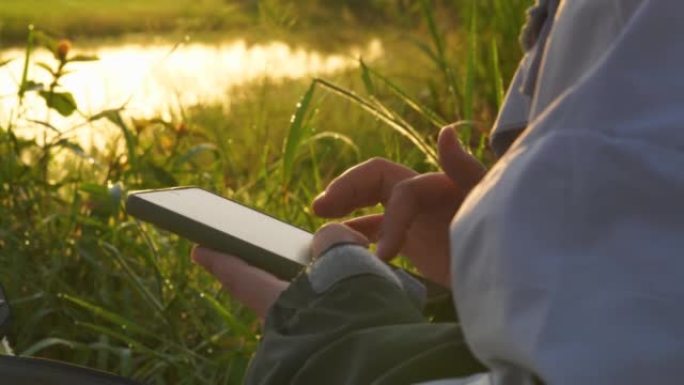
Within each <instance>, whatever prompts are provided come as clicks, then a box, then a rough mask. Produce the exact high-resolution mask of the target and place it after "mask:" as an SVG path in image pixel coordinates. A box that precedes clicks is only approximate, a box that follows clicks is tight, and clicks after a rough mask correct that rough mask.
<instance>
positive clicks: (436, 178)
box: [377, 173, 462, 260]
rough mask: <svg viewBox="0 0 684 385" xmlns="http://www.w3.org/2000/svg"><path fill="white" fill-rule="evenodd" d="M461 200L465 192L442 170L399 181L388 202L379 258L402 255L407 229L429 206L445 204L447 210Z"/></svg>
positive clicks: (388, 258) (379, 246)
mask: <svg viewBox="0 0 684 385" xmlns="http://www.w3.org/2000/svg"><path fill="white" fill-rule="evenodd" d="M459 199H462V196H461V192H460V191H459V189H458V188H457V187H456V186H455V185H454V183H453V182H452V181H451V180H450V179H449V178H448V177H447V176H445V175H444V174H442V173H428V174H421V175H419V176H416V177H414V178H411V179H408V180H405V181H403V182H401V183H399V184H397V185H396V186H395V187H394V191H393V192H392V196H391V197H390V199H389V201H388V202H387V204H386V205H385V214H384V219H383V221H382V226H381V230H380V240H379V241H378V248H377V254H378V257H380V258H381V259H384V260H390V259H392V258H394V257H395V256H396V255H397V254H399V251H400V250H401V248H402V246H403V244H404V240H405V238H406V232H407V231H408V230H409V228H410V227H411V225H412V224H413V221H414V219H415V217H416V215H418V213H420V212H421V211H423V210H424V209H425V207H429V206H430V205H435V204H440V205H444V210H451V207H449V204H457V202H458V201H459ZM444 202H449V203H444Z"/></svg>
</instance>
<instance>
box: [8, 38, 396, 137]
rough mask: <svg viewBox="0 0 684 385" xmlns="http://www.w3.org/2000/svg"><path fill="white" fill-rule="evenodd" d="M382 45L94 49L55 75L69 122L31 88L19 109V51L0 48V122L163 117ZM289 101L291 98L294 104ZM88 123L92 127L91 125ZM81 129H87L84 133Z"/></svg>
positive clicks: (351, 61) (339, 65)
mask: <svg viewBox="0 0 684 385" xmlns="http://www.w3.org/2000/svg"><path fill="white" fill-rule="evenodd" d="M382 51H383V49H382V45H381V43H380V42H379V41H377V40H374V41H371V42H370V43H368V44H367V45H366V46H365V47H361V48H349V49H348V50H346V51H345V52H342V53H338V54H322V53H319V52H316V51H312V50H304V49H295V48H292V47H290V46H288V45H287V44H285V43H282V42H277V41H274V42H270V43H266V44H256V45H248V44H247V43H246V42H245V41H243V40H236V41H225V42H218V43H214V44H203V43H185V44H182V45H179V46H174V45H172V44H154V45H142V44H120V45H110V46H101V47H99V48H96V49H94V50H92V51H87V52H82V53H85V54H95V55H97V56H98V57H99V59H100V60H98V61H95V62H85V63H74V64H70V65H69V69H71V70H72V71H73V72H72V73H70V74H68V75H66V76H65V77H64V78H63V80H62V82H61V83H62V87H63V88H64V89H65V90H67V91H69V92H71V93H72V94H73V95H74V97H75V99H76V102H77V104H78V107H79V111H80V113H79V114H75V115H74V116H73V117H70V118H68V119H65V118H62V117H61V116H59V115H58V114H57V113H56V112H54V111H48V109H47V108H46V106H45V102H44V101H43V100H42V99H41V98H40V97H39V96H38V95H36V94H35V93H31V94H28V95H27V97H26V99H25V103H24V106H23V108H22V109H21V110H22V111H21V113H20V111H19V109H18V100H17V96H16V93H17V89H18V85H19V83H20V81H21V73H22V68H23V64H24V63H23V62H24V60H23V57H24V52H23V51H21V50H17V49H15V50H5V51H0V62H2V61H3V59H10V58H14V59H15V60H13V61H12V62H11V63H10V64H8V65H6V66H4V67H0V125H3V126H4V125H7V123H8V121H9V120H10V119H12V118H13V117H16V116H17V115H21V116H22V119H21V120H20V121H19V122H18V124H17V126H18V128H17V132H18V133H20V134H22V135H24V136H29V137H37V136H38V137H39V135H38V132H39V131H40V132H41V134H40V135H42V131H43V130H44V128H40V129H39V127H37V125H36V124H35V123H31V122H30V121H31V120H40V121H48V122H50V123H51V124H52V125H54V126H55V127H58V128H68V127H74V126H77V125H78V124H79V123H82V122H83V121H84V120H86V119H87V117H89V116H92V115H94V114H96V113H98V112H100V111H102V110H104V109H111V108H117V107H120V106H123V105H125V106H126V114H127V115H128V116H135V117H136V118H145V117H152V116H162V117H167V118H168V117H169V116H170V114H172V113H173V111H178V109H179V108H180V106H184V107H188V106H191V105H196V104H202V103H217V102H218V103H229V102H230V90H231V89H233V88H234V87H237V86H241V85H245V84H249V83H250V82H253V81H256V80H259V79H264V78H268V79H271V80H282V79H292V78H310V77H313V76H324V75H326V74H331V73H334V72H338V71H341V70H345V69H349V68H352V67H355V66H356V65H357V60H358V58H359V57H363V58H364V59H367V60H373V59H375V58H377V57H379V56H381V55H382ZM38 62H45V63H47V64H49V65H51V66H54V65H55V59H54V57H53V56H52V54H51V53H50V52H47V51H45V50H37V51H36V52H34V54H33V56H32V63H33V64H34V65H32V66H31V67H30V71H29V79H31V80H34V81H37V82H40V83H43V84H44V85H45V86H46V87H47V85H49V83H50V81H51V76H50V74H49V73H47V71H45V70H43V69H41V68H39V67H38V66H36V65H35V63H38ZM293 105H294V101H293ZM91 128H92V127H91ZM87 133H88V134H87ZM70 135H71V136H74V137H76V140H77V141H79V142H80V143H81V144H82V145H88V146H89V145H95V146H96V147H102V146H104V145H105V142H106V140H107V137H106V135H95V136H93V135H92V130H85V129H75V130H72V131H71V134H70Z"/></svg>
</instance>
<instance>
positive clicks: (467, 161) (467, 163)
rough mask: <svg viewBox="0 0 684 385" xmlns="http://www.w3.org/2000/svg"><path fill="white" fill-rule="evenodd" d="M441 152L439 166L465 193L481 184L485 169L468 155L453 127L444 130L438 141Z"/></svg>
mask: <svg viewBox="0 0 684 385" xmlns="http://www.w3.org/2000/svg"><path fill="white" fill-rule="evenodd" d="M437 147H438V150H439V164H440V166H441V167H442V170H444V173H446V174H447V175H449V177H450V178H451V179H452V180H453V181H454V182H455V183H456V184H458V186H459V187H461V188H462V189H463V191H465V192H468V191H470V190H471V189H472V188H473V187H474V186H475V185H476V184H478V183H479V182H480V180H481V179H482V177H483V176H484V174H485V171H486V170H485V168H484V166H482V164H480V162H479V161H478V160H477V159H475V157H473V156H472V155H470V154H468V153H467V152H466V151H465V150H464V149H463V147H462V146H461V144H460V143H459V141H458V138H457V137H456V131H455V128H454V127H453V126H446V127H444V128H442V131H440V133H439V139H438V141H437Z"/></svg>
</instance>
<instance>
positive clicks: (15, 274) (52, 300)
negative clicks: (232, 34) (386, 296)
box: [0, 0, 529, 384]
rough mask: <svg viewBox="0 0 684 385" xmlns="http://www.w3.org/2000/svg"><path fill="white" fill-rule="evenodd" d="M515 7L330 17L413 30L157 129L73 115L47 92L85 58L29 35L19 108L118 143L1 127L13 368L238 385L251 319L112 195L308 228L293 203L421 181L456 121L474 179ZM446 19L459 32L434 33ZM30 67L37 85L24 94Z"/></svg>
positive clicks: (4, 275) (0, 255)
mask: <svg viewBox="0 0 684 385" xmlns="http://www.w3.org/2000/svg"><path fill="white" fill-rule="evenodd" d="M105 3H106V2H105ZM153 3H154V2H153ZM277 3H278V2H277V1H269V2H264V3H263V4H271V5H272V6H276V5H278V4H277ZM316 3H317V2H316V1H313V0H307V1H303V2H301V4H299V3H297V5H296V7H300V6H301V7H303V6H304V5H305V4H309V5H316ZM527 3H529V1H526V0H485V1H475V0H470V1H466V0H462V1H461V0H458V1H456V0H455V1H453V2H437V1H432V2H430V1H416V2H412V1H400V0H394V1H389V0H387V1H369V2H360V1H335V2H330V4H329V6H330V7H331V9H334V8H335V7H338V9H340V10H342V12H343V13H344V12H349V13H350V14H351V15H352V16H350V17H351V18H359V19H361V18H364V17H370V16H354V15H357V14H362V13H363V12H365V11H369V10H371V11H373V12H380V13H381V16H373V18H375V17H379V18H380V19H382V18H388V19H392V20H394V21H395V22H396V23H397V24H401V25H406V23H408V21H407V20H409V21H410V23H413V24H411V25H414V27H415V29H414V30H413V32H412V37H411V38H410V39H409V38H407V37H406V35H405V34H404V33H403V32H401V33H399V34H398V36H400V37H401V38H400V39H398V41H397V40H392V38H391V37H392V36H390V38H388V41H387V42H386V47H387V51H388V52H389V53H388V54H387V55H386V56H387V58H386V59H384V60H380V61H378V62H373V63H367V62H365V61H363V60H360V61H359V68H358V69H357V70H354V71H349V72H344V73H341V74H337V75H335V76H331V77H326V78H325V79H323V78H318V79H313V80H300V81H287V82H283V83H277V82H272V81H269V80H267V79H264V80H262V81H259V82H255V83H253V84H250V85H248V86H247V87H245V88H243V89H240V90H237V91H235V92H234V93H233V95H231V96H232V99H233V100H235V102H233V104H232V105H231V106H230V112H226V109H225V108H223V106H185V109H184V111H183V113H182V114H180V116H176V117H174V118H171V119H162V118H155V119H135V118H133V117H130V116H128V115H127V113H126V110H125V106H117V107H115V108H112V109H108V110H105V111H101V112H99V113H97V114H94V115H92V116H86V115H85V114H84V113H82V112H81V111H79V109H78V103H77V102H78V101H77V100H74V99H73V97H72V96H70V94H69V90H67V89H63V88H62V86H61V84H60V78H61V76H63V74H64V73H65V68H68V66H69V65H70V63H73V62H75V61H88V60H94V59H96V58H93V57H85V56H78V55H73V54H72V53H71V52H70V50H69V49H67V48H68V47H69V46H68V45H67V44H66V43H65V42H64V41H62V42H60V41H55V40H53V39H50V38H49V37H48V36H46V35H44V34H42V33H39V32H38V31H33V30H31V32H30V33H29V38H28V41H27V43H26V47H25V48H26V55H25V57H24V60H25V70H24V72H23V73H24V75H23V78H22V79H20V84H19V86H18V89H17V94H18V95H20V98H19V99H20V100H21V98H23V97H25V95H27V94H29V93H36V94H37V95H39V96H40V97H42V98H43V99H44V100H45V102H46V105H47V106H48V107H49V108H51V109H52V110H53V111H54V112H56V113H58V114H60V115H71V116H72V117H79V118H81V119H82V122H81V123H78V125H81V126H85V127H91V128H93V129H94V127H95V125H96V124H102V123H106V124H108V125H110V126H111V127H115V128H116V130H117V134H116V135H115V136H114V137H113V138H112V145H111V146H109V147H107V148H104V149H84V148H83V147H82V146H81V144H80V143H78V142H76V141H74V140H73V139H71V138H70V137H69V136H68V135H65V133H66V132H69V131H70V130H71V129H72V128H73V127H56V126H55V125H54V124H53V123H54V122H53V121H51V120H48V119H46V120H45V121H31V122H29V123H30V124H32V128H34V129H35V131H36V132H41V133H44V135H37V136H36V137H35V138H33V139H29V138H25V137H21V136H19V135H17V134H16V129H17V125H18V122H23V123H26V120H22V118H23V117H22V115H21V108H17V109H16V111H18V112H17V114H14V115H11V116H0V125H3V126H0V158H1V159H2V160H3V161H2V162H0V281H2V282H3V284H4V286H5V287H6V289H7V294H8V297H9V299H10V300H11V304H12V306H13V308H14V310H15V312H16V317H15V323H14V331H13V334H12V339H13V341H12V342H13V344H14V346H15V347H16V349H15V350H16V353H17V354H19V355H31V356H33V355H36V356H42V357H48V358H54V359H61V360H65V361H69V362H73V363H76V364H81V365H87V366H91V367H96V368H99V369H102V370H108V371H113V372H116V373H119V374H122V375H125V376H130V377H134V378H137V379H140V380H143V381H145V382H147V383H152V384H166V383H174V384H175V383H178V384H219V383H220V384H238V383H240V382H241V379H242V376H243V373H244V371H245V368H246V365H247V362H248V359H249V357H250V355H251V354H252V352H253V350H254V348H255V346H256V341H257V338H258V330H259V329H258V324H257V323H256V320H255V319H254V317H253V315H252V314H250V313H249V312H247V311H245V310H244V309H243V308H242V307H241V306H240V305H239V304H236V303H234V302H233V301H232V300H231V299H230V298H226V296H225V295H223V294H221V291H220V287H219V285H218V284H217V283H216V282H215V280H214V279H213V278H211V277H209V276H208V275H206V274H204V273H202V272H200V271H199V270H198V269H195V268H193V266H192V265H191V262H190V261H189V258H188V257H187V255H188V252H189V247H190V245H189V244H188V242H187V241H184V240H182V239H178V238H177V237H175V236H172V235H170V234H168V233H165V232H160V231H158V230H156V229H154V228H152V227H150V226H148V225H145V224H141V223H138V222H137V221H135V220H134V219H132V218H130V217H128V216H127V215H126V213H125V210H124V208H123V197H124V196H125V194H126V193H127V192H128V191H130V190H134V189H141V188H156V187H164V186H171V185H185V184H192V185H198V186H202V187H205V188H208V189H210V190H213V191H216V192H218V193H219V194H223V195H226V196H229V197H232V198H235V199H238V200H240V201H243V202H245V203H247V204H249V205H252V206H256V207H258V208H260V209H263V210H265V211H266V212H269V213H271V214H273V215H276V216H278V217H280V218H283V219H285V220H287V221H290V222H293V223H296V224H298V225H300V226H303V227H305V228H309V229H314V228H316V227H317V226H318V225H320V224H321V221H320V220H319V219H316V218H313V217H312V216H311V215H310V213H309V209H308V206H309V202H310V201H311V199H312V197H313V196H315V195H316V194H317V193H318V191H320V190H321V188H322V187H323V186H324V185H325V183H326V182H327V181H329V180H330V179H331V178H332V177H334V176H336V175H337V174H338V173H339V172H341V171H342V170H344V169H345V168H346V167H349V166H351V165H352V164H354V163H356V162H358V161H360V160H363V159H365V158H368V157H372V156H385V157H388V158H390V159H392V160H395V161H400V162H402V163H404V164H406V165H408V166H411V167H413V168H415V169H417V170H419V171H428V170H434V169H435V168H436V154H435V150H434V144H435V143H434V142H435V137H436V133H437V132H438V129H439V128H440V127H441V126H443V125H445V124H447V123H450V122H454V121H461V122H462V123H463V122H464V121H465V123H463V124H461V125H460V126H461V127H463V128H462V129H461V139H462V140H463V141H464V142H465V143H466V144H467V145H468V146H469V148H470V149H471V150H472V151H473V152H474V153H476V154H477V155H478V156H480V157H481V159H482V160H483V161H484V162H486V163H489V162H491V155H490V154H489V153H488V151H487V149H486V147H485V146H484V143H486V139H487V129H486V128H487V127H488V125H489V124H491V122H492V120H493V118H494V113H495V111H496V108H497V107H498V106H499V105H500V103H501V100H502V94H503V89H504V85H505V83H506V81H507V79H510V76H511V74H512V70H513V67H514V64H515V62H516V59H517V57H518V56H519V55H520V52H519V49H518V48H517V33H518V28H519V26H520V23H521V19H522V9H523V7H524V6H525V5H526V4H527ZM2 4H4V5H0V10H2V9H3V8H2V7H3V6H4V7H8V6H7V5H6V4H5V3H2ZM273 4H276V5H273ZM14 6H16V4H15V5H14ZM241 6H243V7H249V5H248V4H246V3H245V4H241ZM293 7H295V6H294V5H293ZM445 10H446V11H448V12H446V11H445ZM319 11H320V6H319V7H318V8H317V7H312V9H310V10H309V11H307V12H304V11H301V10H300V9H299V8H292V12H293V13H292V14H291V16H292V17H294V18H295V19H296V23H294V24H295V25H300V23H303V20H308V19H307V17H309V15H310V13H314V12H319ZM255 12H258V10H257V11H255ZM400 13H401V14H402V15H403V16H402V17H401V18H399V17H398V16H397V17H395V16H393V15H395V14H400ZM454 14H457V15H458V18H454V20H462V22H461V23H459V24H454V22H453V20H451V19H450V18H449V17H445V15H449V16H451V15H454ZM416 17H417V19H416ZM380 19H376V20H380ZM399 19H400V20H399ZM284 23H285V24H287V22H286V20H285V21H284ZM282 27H283V25H282V24H281V25H279V26H278V28H282ZM285 27H286V28H291V27H292V26H289V27H288V26H287V25H285ZM24 28H25V27H24ZM447 29H449V31H447ZM393 36H397V35H393ZM41 47H42V48H41ZM35 49H49V50H51V51H52V52H53V53H54V54H55V55H54V56H55V57H54V61H51V62H46V63H34V62H33V61H32V52H33V51H34V50H35ZM397 57H400V58H401V57H403V59H398V58H397ZM3 63H4V61H3V60H1V59H0V64H3ZM86 65H87V64H86ZM32 66H33V67H35V68H40V69H41V70H43V71H47V72H48V73H49V74H51V76H52V79H53V81H52V82H51V84H47V85H43V84H39V83H37V82H34V81H32V80H31V78H30V76H29V75H30V71H28V69H29V68H30V67H31V68H33V67H32ZM0 67H1V66H0ZM0 70H1V68H0ZM296 100H299V103H298V104H296V105H295V102H294V101H296ZM19 103H21V102H19ZM288 119H289V121H288Z"/></svg>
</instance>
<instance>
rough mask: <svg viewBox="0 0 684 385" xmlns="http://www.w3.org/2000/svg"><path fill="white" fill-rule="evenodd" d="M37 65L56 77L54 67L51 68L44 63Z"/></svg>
mask: <svg viewBox="0 0 684 385" xmlns="http://www.w3.org/2000/svg"><path fill="white" fill-rule="evenodd" d="M36 65H37V66H38V67H40V68H42V69H44V70H45V71H47V72H48V73H49V74H50V75H52V76H53V77H54V76H55V71H54V70H53V69H52V67H50V65H49V64H47V63H44V62H38V63H36Z"/></svg>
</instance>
